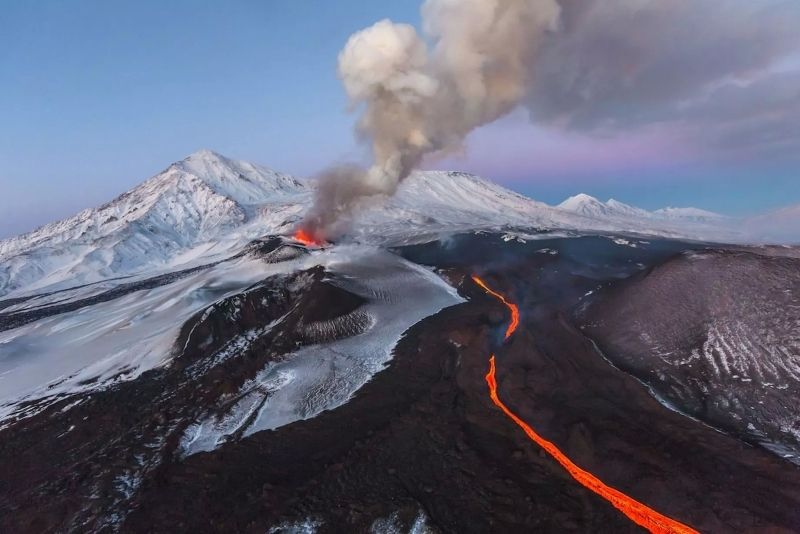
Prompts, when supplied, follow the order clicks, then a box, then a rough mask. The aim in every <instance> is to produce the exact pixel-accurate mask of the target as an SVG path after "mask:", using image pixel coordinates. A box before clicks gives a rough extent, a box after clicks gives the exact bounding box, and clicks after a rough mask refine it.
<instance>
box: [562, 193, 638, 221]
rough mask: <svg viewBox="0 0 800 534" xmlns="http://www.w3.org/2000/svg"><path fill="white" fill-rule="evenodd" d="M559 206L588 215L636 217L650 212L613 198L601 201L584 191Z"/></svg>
mask: <svg viewBox="0 0 800 534" xmlns="http://www.w3.org/2000/svg"><path fill="white" fill-rule="evenodd" d="M558 207H559V208H561V209H562V210H566V211H571V212H573V213H580V214H581V215H586V216H588V217H599V218H607V217H638V218H649V217H650V213H648V212H647V211H645V210H643V209H640V208H635V207H633V206H629V205H628V204H624V203H622V202H619V201H617V200H614V199H613V198H612V199H611V200H609V201H608V202H601V201H600V200H598V199H596V198H594V197H593V196H590V195H587V194H585V193H580V194H578V195H575V196H572V197H569V198H568V199H567V200H565V201H564V202H562V203H561V204H559V205H558Z"/></svg>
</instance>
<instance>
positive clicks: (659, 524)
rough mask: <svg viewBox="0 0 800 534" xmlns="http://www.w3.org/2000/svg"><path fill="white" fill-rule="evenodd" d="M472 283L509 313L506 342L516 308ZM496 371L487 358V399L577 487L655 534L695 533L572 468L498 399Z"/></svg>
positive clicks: (516, 315) (514, 324) (513, 328)
mask: <svg viewBox="0 0 800 534" xmlns="http://www.w3.org/2000/svg"><path fill="white" fill-rule="evenodd" d="M472 280H473V281H474V282H475V283H476V284H478V285H479V286H480V287H481V288H483V289H484V290H485V291H486V292H487V293H488V294H490V295H492V296H493V297H495V298H497V299H498V300H500V301H501V302H502V303H503V304H504V305H505V306H506V307H507V308H508V309H509V311H510V312H511V323H510V324H509V326H508V330H506V337H505V339H508V338H509V337H511V335H512V334H513V333H514V332H515V331H516V330H517V327H518V326H519V307H518V306H517V305H516V304H514V303H512V302H509V301H508V300H507V299H506V298H505V297H504V296H503V295H501V294H500V293H497V292H496V291H494V290H492V289H491V288H489V287H488V286H487V285H486V283H485V282H484V281H483V280H481V279H480V278H479V277H477V276H473V277H472ZM496 372H497V365H496V357H495V355H494V354H492V355H491V356H490V358H489V372H488V373H487V374H486V384H487V385H488V386H489V398H490V399H491V400H492V402H493V403H494V405H495V406H497V407H498V408H500V410H502V411H503V413H504V414H505V415H506V416H507V417H508V418H509V419H511V420H512V421H513V422H514V423H515V424H516V425H517V426H518V427H520V428H521V429H522V430H523V431H524V432H525V434H526V435H527V436H528V438H529V439H530V440H531V441H533V442H534V443H536V444H537V445H539V446H540V447H541V448H542V449H544V451H545V452H546V453H547V454H549V455H550V456H551V457H552V458H553V459H554V460H555V461H557V462H558V463H559V464H560V465H561V467H563V468H564V469H565V470H566V471H567V473H569V474H570V476H571V477H572V478H574V479H575V480H576V481H577V482H578V483H579V484H580V485H582V486H583V487H585V488H587V489H588V490H590V491H592V492H594V493H595V494H597V495H599V496H600V497H602V498H603V499H605V500H606V501H608V502H609V503H611V505H612V506H613V507H614V508H616V509H617V510H619V511H620V512H622V513H623V514H625V516H627V517H628V519H630V520H631V521H633V522H634V523H636V524H637V525H639V526H641V527H644V528H646V529H647V530H649V531H650V532H652V533H654V534H690V533H692V534H698V532H697V531H696V530H694V529H693V528H692V527H690V526H688V525H684V524H683V523H680V522H678V521H675V520H674V519H670V518H669V517H667V516H665V515H662V514H660V513H658V512H656V511H655V510H653V509H652V508H650V507H648V506H647V505H646V504H643V503H641V502H639V501H637V500H636V499H634V498H632V497H629V496H628V495H626V494H624V493H622V492H621V491H619V490H617V489H614V488H612V487H611V486H608V485H606V484H605V483H604V482H603V481H602V480H600V479H599V478H597V477H595V476H594V475H592V474H591V473H590V472H588V471H586V470H585V469H581V468H580V467H578V466H577V465H575V463H574V462H573V461H572V460H570V459H569V458H568V457H567V455H565V454H564V453H563V452H561V450H560V449H559V448H558V447H557V446H556V445H555V444H554V443H552V442H550V441H548V440H546V439H545V438H543V437H542V436H541V435H539V434H538V433H537V432H536V431H535V430H534V429H533V428H532V427H531V426H530V425H528V423H526V422H525V421H524V420H523V419H522V418H520V417H519V416H518V415H517V414H515V413H514V412H513V411H511V409H510V408H509V407H508V406H506V405H505V404H504V403H503V401H502V400H500V394H499V393H498V391H497V378H496Z"/></svg>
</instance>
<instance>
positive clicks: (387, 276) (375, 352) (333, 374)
mask: <svg viewBox="0 0 800 534" xmlns="http://www.w3.org/2000/svg"><path fill="white" fill-rule="evenodd" d="M319 261H320V262H321V263H322V264H324V265H326V268H327V270H328V272H330V273H331V278H330V281H331V283H333V284H336V285H338V286H340V287H342V288H344V289H346V290H348V291H350V292H352V293H355V294H357V295H359V296H361V297H363V298H365V299H366V300H367V301H368V302H367V304H366V305H364V306H362V307H361V308H360V309H359V310H358V311H359V312H360V313H365V314H367V315H369V316H370V317H371V318H372V321H371V323H370V326H369V327H368V329H367V330H366V331H365V332H363V333H361V334H358V335H355V336H351V337H347V338H344V339H340V340H337V341H333V342H330V343H325V344H321V345H312V346H308V347H305V348H302V349H300V350H299V351H297V352H295V353H294V354H291V355H289V356H287V357H286V358H285V359H284V360H283V361H280V362H277V363H271V364H269V365H268V366H266V367H265V368H264V369H263V370H262V371H261V372H260V373H259V374H258V376H257V377H256V378H255V379H253V380H251V381H249V382H248V383H246V384H245V385H244V386H243V387H242V388H241V390H240V391H239V393H238V394H237V396H236V397H237V398H240V400H239V402H237V403H236V404H235V405H234V406H233V407H231V408H230V409H228V410H227V411H226V412H225V413H223V414H222V415H211V416H209V417H208V418H207V419H206V420H204V421H199V422H197V424H195V425H192V426H191V427H190V428H189V429H188V430H187V432H186V433H185V434H184V437H183V440H182V443H181V449H182V452H183V454H185V455H191V454H194V453H197V452H201V451H208V450H213V449H214V448H216V447H218V446H219V445H221V444H222V443H224V441H225V440H226V439H227V437H226V436H228V435H230V434H232V433H233V432H234V431H238V432H240V433H243V435H244V436H248V435H250V434H253V433H255V432H258V431H261V430H267V429H274V428H278V427H280V426H283V425H287V424H289V423H292V422H294V421H298V420H301V419H308V418H310V417H313V416H315V415H317V414H319V413H320V412H322V411H325V410H331V409H333V408H336V407H337V406H341V405H342V404H344V403H345V402H347V401H348V400H349V399H350V397H351V396H352V395H353V394H354V393H355V392H356V391H357V390H358V389H359V388H361V387H362V386H363V385H364V384H366V383H367V382H368V381H369V380H370V379H371V378H372V376H373V375H374V374H375V373H377V372H378V371H380V370H381V369H383V368H384V366H385V365H386V364H387V363H388V362H389V360H390V359H391V357H392V352H393V351H394V348H395V346H396V345H397V343H398V342H399V341H400V338H401V336H402V335H403V332H405V331H406V330H408V328H410V327H411V326H413V325H414V324H416V323H417V322H419V321H421V320H422V319H424V318H425V317H428V316H430V315H433V314H434V313H436V312H438V311H439V310H441V309H443V308H446V307H448V306H452V305H454V304H457V303H459V302H463V299H462V298H461V297H460V296H459V295H458V293H457V292H456V291H455V290H454V289H453V288H452V287H450V286H449V285H447V284H446V283H445V282H444V281H443V280H442V279H441V278H439V277H438V276H437V275H436V274H434V273H433V272H431V271H430V270H428V269H425V268H423V267H421V266H418V265H415V264H413V263H409V262H407V261H405V260H403V259H401V258H400V257H398V256H396V255H394V254H391V253H389V252H387V251H385V250H382V249H378V248H374V247H368V246H340V247H335V248H332V249H328V250H327V251H325V252H323V253H322V254H321V255H320V256H319ZM256 411H257V413H258V414H257V416H256V417H255V418H254V419H252V422H251V423H250V422H248V421H250V420H251V416H252V414H253V413H255V412H256Z"/></svg>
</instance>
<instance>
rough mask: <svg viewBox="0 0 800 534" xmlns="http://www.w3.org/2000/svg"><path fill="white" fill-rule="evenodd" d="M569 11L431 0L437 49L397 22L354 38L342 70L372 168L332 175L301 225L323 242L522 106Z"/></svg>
mask: <svg viewBox="0 0 800 534" xmlns="http://www.w3.org/2000/svg"><path fill="white" fill-rule="evenodd" d="M559 12H560V8H559V6H558V3H557V2H556V1H555V0H427V1H426V2H425V4H424V5H423V7H422V14H423V21H424V29H425V32H426V34H427V36H428V37H429V39H430V41H431V42H432V45H431V46H429V45H428V44H427V42H426V41H425V40H424V39H423V38H422V37H421V36H420V35H419V34H418V33H417V31H416V29H415V28H414V27H412V26H409V25H407V24H396V23H393V22H391V21H389V20H382V21H380V22H378V23H377V24H375V25H374V26H372V27H370V28H367V29H365V30H363V31H360V32H358V33H356V34H354V35H353V36H352V37H350V40H349V41H348V42H347V44H346V46H345V48H344V50H342V52H341V54H340V55H339V77H340V78H341V80H342V83H343V84H344V87H345V90H346V92H347V95H348V96H349V98H350V102H351V105H352V106H353V108H354V109H358V110H359V111H360V113H361V117H360V119H359V121H358V126H357V130H358V134H359V136H360V137H361V138H362V139H363V140H365V141H366V142H368V143H370V145H371V148H372V165H371V166H370V167H369V168H366V169H364V168H360V167H357V166H352V165H348V166H340V167H336V168H332V169H329V170H328V171H326V172H325V173H323V174H322V176H320V180H319V188H318V190H317V194H316V199H315V203H314V206H313V208H312V209H311V211H310V212H309V214H308V215H307V217H306V219H305V220H304V221H303V222H302V223H301V226H302V227H303V228H304V229H306V230H308V231H310V232H311V233H312V234H313V235H314V236H315V237H316V238H318V239H321V240H324V239H326V238H329V237H332V236H335V235H336V234H337V233H339V232H341V231H342V230H343V229H344V227H345V225H346V224H347V223H348V220H349V217H350V215H351V214H352V213H353V212H354V211H355V210H357V209H358V208H359V207H361V205H363V204H364V203H365V202H371V201H374V200H375V199H376V198H378V199H379V198H383V197H386V196H390V195H392V194H394V192H395V191H396V190H397V187H398V185H399V184H400V182H401V181H402V180H403V179H405V178H406V177H407V176H408V175H409V174H410V173H411V172H412V171H413V170H414V169H415V168H416V167H417V166H418V165H419V164H420V163H421V161H422V160H423V158H424V157H426V156H428V155H432V154H441V153H446V152H448V151H452V150H455V149H458V148H459V147H460V145H461V144H462V142H463V140H464V138H465V137H466V135H467V134H468V133H469V132H470V131H472V130H474V129H475V128H477V127H478V126H481V125H483V124H486V123H489V122H492V121H494V120H496V119H498V118H499V117H501V116H503V115H505V114H507V113H508V112H510V111H511V110H512V109H514V107H516V106H517V105H518V104H519V103H520V101H521V100H522V99H523V97H524V96H525V94H526V89H525V88H526V87H527V86H528V84H529V83H530V80H531V78H532V76H533V73H532V72H531V69H530V66H531V65H532V64H533V63H534V62H533V60H532V59H533V55H534V53H535V51H536V47H537V46H538V44H539V43H540V42H541V39H542V36H543V35H544V34H546V32H548V31H551V30H555V29H556V26H557V24H558V20H559Z"/></svg>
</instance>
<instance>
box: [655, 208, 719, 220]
mask: <svg viewBox="0 0 800 534" xmlns="http://www.w3.org/2000/svg"><path fill="white" fill-rule="evenodd" d="M653 215H654V216H656V217H657V218H659V219H671V220H675V221H694V222H719V221H724V220H725V219H727V217H725V216H724V215H720V214H719V213H714V212H713V211H707V210H701V209H699V208H673V207H668V208H662V209H660V210H656V211H654V212H653Z"/></svg>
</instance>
